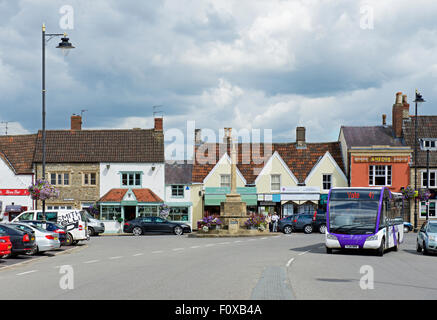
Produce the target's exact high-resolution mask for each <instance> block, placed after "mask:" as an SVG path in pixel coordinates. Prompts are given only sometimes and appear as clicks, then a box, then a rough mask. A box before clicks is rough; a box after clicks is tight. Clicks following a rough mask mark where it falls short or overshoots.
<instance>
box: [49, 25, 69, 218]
mask: <svg viewBox="0 0 437 320" xmlns="http://www.w3.org/2000/svg"><path fill="white" fill-rule="evenodd" d="M54 37H63V38H61V42H60V43H59V45H58V46H57V47H56V48H59V49H61V50H62V52H63V54H64V56H66V55H67V54H68V52H69V49H73V48H74V47H73V45H72V44H71V43H70V42H69V41H68V40H69V39H68V38H67V34H66V33H46V26H45V24H43V25H42V178H43V180H45V179H46V44H47V43H48V42H49V41H50V40H51V39H53V38H54ZM46 38H47V39H46ZM45 202H46V201H45V200H42V214H43V220H44V221H45V220H46V208H45V207H46V206H45V204H46V203H45Z"/></svg>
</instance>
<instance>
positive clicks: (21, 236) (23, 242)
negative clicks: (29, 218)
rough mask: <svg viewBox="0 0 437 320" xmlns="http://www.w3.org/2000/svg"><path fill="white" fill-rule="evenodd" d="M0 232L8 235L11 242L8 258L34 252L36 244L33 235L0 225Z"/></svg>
mask: <svg viewBox="0 0 437 320" xmlns="http://www.w3.org/2000/svg"><path fill="white" fill-rule="evenodd" d="M0 232H1V233H5V234H6V235H8V236H9V238H10V240H11V243H12V248H11V253H10V254H9V256H17V255H19V254H29V253H32V252H35V249H36V242H35V234H34V233H31V232H28V231H23V230H19V229H16V228H13V227H12V226H10V225H9V224H7V225H6V224H0Z"/></svg>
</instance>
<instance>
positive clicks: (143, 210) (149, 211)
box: [138, 206, 158, 217]
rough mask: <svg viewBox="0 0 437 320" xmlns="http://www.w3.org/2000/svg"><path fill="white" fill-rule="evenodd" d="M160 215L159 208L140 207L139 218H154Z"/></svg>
mask: <svg viewBox="0 0 437 320" xmlns="http://www.w3.org/2000/svg"><path fill="white" fill-rule="evenodd" d="M157 215H158V207H157V206H138V216H139V217H152V216H157Z"/></svg>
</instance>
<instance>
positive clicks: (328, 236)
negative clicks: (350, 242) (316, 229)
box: [326, 233, 337, 240]
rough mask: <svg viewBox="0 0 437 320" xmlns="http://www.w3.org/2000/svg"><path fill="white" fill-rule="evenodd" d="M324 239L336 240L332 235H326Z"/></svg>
mask: <svg viewBox="0 0 437 320" xmlns="http://www.w3.org/2000/svg"><path fill="white" fill-rule="evenodd" d="M326 239H330V240H337V237H336V236H334V235H333V234H330V233H326Z"/></svg>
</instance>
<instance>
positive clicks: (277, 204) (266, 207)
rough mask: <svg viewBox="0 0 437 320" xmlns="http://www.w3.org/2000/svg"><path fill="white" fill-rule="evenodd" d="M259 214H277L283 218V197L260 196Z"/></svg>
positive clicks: (277, 195) (275, 195)
mask: <svg viewBox="0 0 437 320" xmlns="http://www.w3.org/2000/svg"><path fill="white" fill-rule="evenodd" d="M257 212H258V213H262V214H265V215H266V214H269V213H270V214H272V215H273V214H274V213H275V212H276V213H277V214H278V215H279V216H280V217H282V208H281V195H280V194H279V193H277V194H267V193H260V194H258V210H257Z"/></svg>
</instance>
